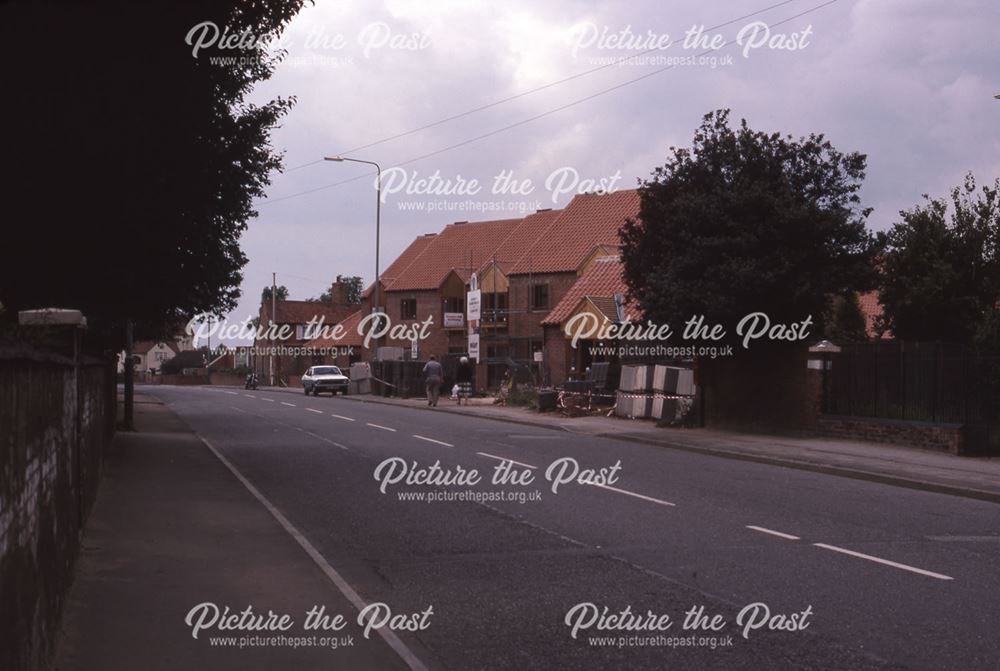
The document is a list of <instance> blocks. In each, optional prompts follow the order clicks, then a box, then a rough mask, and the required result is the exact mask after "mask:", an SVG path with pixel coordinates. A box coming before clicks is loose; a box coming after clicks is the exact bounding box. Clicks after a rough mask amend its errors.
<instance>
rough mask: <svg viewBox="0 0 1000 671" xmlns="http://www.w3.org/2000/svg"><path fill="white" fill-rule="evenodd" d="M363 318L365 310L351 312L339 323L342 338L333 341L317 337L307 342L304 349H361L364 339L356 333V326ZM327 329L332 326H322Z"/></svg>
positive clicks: (329, 338) (331, 338)
mask: <svg viewBox="0 0 1000 671" xmlns="http://www.w3.org/2000/svg"><path fill="white" fill-rule="evenodd" d="M364 316H365V310H358V311H357V312H352V313H351V314H349V315H347V317H345V318H344V321H342V322H340V326H341V328H342V329H343V331H344V336H343V337H342V338H340V339H337V340H335V339H334V338H333V337H325V338H324V337H319V338H314V339H312V340H310V341H309V342H307V343H306V344H305V345H304V347H312V348H320V347H347V346H353V347H361V345H362V342H363V341H364V338H363V337H362V335H361V334H360V333H358V324H359V323H360V322H361V318H362V317H364ZM324 326H326V327H328V329H330V330H332V329H333V324H324Z"/></svg>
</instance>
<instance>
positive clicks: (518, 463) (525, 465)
mask: <svg viewBox="0 0 1000 671" xmlns="http://www.w3.org/2000/svg"><path fill="white" fill-rule="evenodd" d="M476 454H478V455H479V456H481V457H489V458H490V459H496V460H497V461H509V462H510V463H512V464H517V465H518V466H524V467H525V468H538V466H532V465H531V464H525V463H522V462H520V461H514V460H513V459H508V458H507V457H498V456H497V455H495V454H489V453H487V452H476Z"/></svg>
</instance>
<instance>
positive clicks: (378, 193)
mask: <svg viewBox="0 0 1000 671" xmlns="http://www.w3.org/2000/svg"><path fill="white" fill-rule="evenodd" d="M324 160H326V161H337V162H338V163H342V162H344V161H350V162H352V163H365V164H367V165H373V166H375V170H376V171H377V175H378V176H377V178H376V181H375V184H376V187H375V296H374V300H373V302H372V312H378V309H379V298H380V297H379V291H378V283H379V274H378V271H379V268H378V251H379V236H380V235H381V218H382V167H381V166H380V165H379V164H378V163H376V162H375V161H365V160H362V159H360V158H349V157H347V156H327V157H325V158H324Z"/></svg>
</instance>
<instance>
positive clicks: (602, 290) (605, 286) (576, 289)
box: [542, 256, 641, 325]
mask: <svg viewBox="0 0 1000 671" xmlns="http://www.w3.org/2000/svg"><path fill="white" fill-rule="evenodd" d="M626 291H627V287H626V286H625V279H624V277H623V276H622V263H621V259H619V258H618V257H617V256H601V257H598V258H596V259H594V260H593V261H592V262H591V264H590V265H589V266H587V268H586V269H585V270H584V271H583V274H582V275H580V278H579V279H578V280H577V281H576V282H575V283H574V284H573V286H572V287H570V289H569V291H567V292H566V295H565V296H563V297H562V300H561V301H559V304H558V305H556V306H555V307H554V308H553V309H552V312H550V313H549V314H548V315H546V316H545V319H543V320H542V324H549V325H552V324H562V323H563V322H564V321H566V319H568V318H569V316H570V315H572V314H573V311H574V310H576V308H577V306H579V305H580V301H582V300H583V299H584V298H589V299H591V301H592V302H593V303H594V305H595V306H596V307H597V308H598V309H599V310H601V311H602V312H604V313H605V314H607V315H608V316H609V317H611V316H612V315H611V314H609V312H610V310H611V308H612V307H613V304H612V305H611V307H609V304H608V300H609V299H613V298H614V295H615V294H622V295H624V294H625V292H626ZM625 316H626V317H627V318H628V319H632V320H635V319H640V318H641V313H640V312H639V308H638V306H637V305H635V304H634V303H632V302H628V303H626V304H625Z"/></svg>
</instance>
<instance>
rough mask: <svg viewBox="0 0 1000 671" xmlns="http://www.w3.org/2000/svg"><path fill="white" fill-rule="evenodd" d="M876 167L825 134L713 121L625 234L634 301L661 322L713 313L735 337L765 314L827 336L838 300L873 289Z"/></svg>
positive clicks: (719, 116)
mask: <svg viewBox="0 0 1000 671" xmlns="http://www.w3.org/2000/svg"><path fill="white" fill-rule="evenodd" d="M865 162H866V158H865V156H864V155H863V154H859V153H849V154H844V153H841V152H839V151H837V150H836V149H835V148H834V147H833V146H832V145H831V144H830V142H829V141H828V140H826V139H825V138H824V137H823V136H822V135H815V134H812V135H809V136H808V137H805V138H800V139H799V140H794V139H793V138H792V137H791V136H786V137H782V136H781V135H779V134H778V133H772V134H766V133H763V132H759V131H754V130H751V129H750V128H749V127H748V125H747V122H746V121H745V120H744V121H741V123H740V125H739V127H738V128H737V129H735V130H734V129H732V128H730V125H729V111H728V110H720V111H716V112H713V113H710V114H708V115H706V116H705V117H704V119H703V121H702V124H701V126H700V127H699V128H698V129H697V130H696V131H695V134H694V141H693V144H692V147H691V148H690V149H686V148H676V147H671V148H670V155H669V156H668V158H667V161H666V164H665V165H663V166H662V167H658V168H656V169H655V171H654V172H653V174H652V177H651V179H649V180H647V181H645V182H644V183H643V184H642V185H641V187H640V198H641V202H640V210H639V217H638V218H636V219H634V220H631V221H628V222H626V224H625V226H624V227H623V228H622V230H621V239H622V246H623V248H622V258H623V263H624V275H625V280H626V283H627V285H628V287H629V291H630V294H631V295H632V296H633V297H634V298H635V299H637V300H638V302H639V304H640V305H641V307H642V309H643V310H644V312H645V314H646V315H647V317H649V318H650V319H652V320H654V321H657V322H661V323H662V322H670V323H671V324H676V325H678V326H679V325H680V322H682V321H684V320H686V319H688V318H690V317H691V316H693V315H704V316H705V318H706V321H707V322H711V323H720V324H723V325H724V327H725V328H726V330H727V332H728V333H729V334H730V335H732V334H733V331H734V327H735V323H736V321H738V320H739V319H740V318H741V317H742V316H744V315H746V314H747V313H750V312H754V311H762V312H765V313H767V314H768V316H769V317H770V319H771V320H772V321H773V322H784V323H792V322H798V321H801V320H803V319H804V318H805V317H807V316H811V317H812V319H813V322H814V323H815V324H816V329H815V330H816V332H817V333H819V332H822V326H823V324H822V322H823V321H824V316H825V315H826V314H827V311H828V306H829V303H830V301H831V299H832V297H833V296H836V295H845V294H847V293H848V292H850V291H856V290H863V289H866V288H869V287H870V286H871V285H872V284H873V280H874V269H873V265H872V262H873V255H874V251H875V247H874V239H873V237H872V236H871V234H870V233H869V232H868V231H867V230H866V228H865V220H866V218H867V216H868V214H869V212H870V210H868V209H862V208H861V207H860V200H859V197H858V190H859V189H860V187H861V182H862V180H863V179H864V175H865ZM674 330H675V331H679V329H678V328H677V327H676V326H675V329H674Z"/></svg>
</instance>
